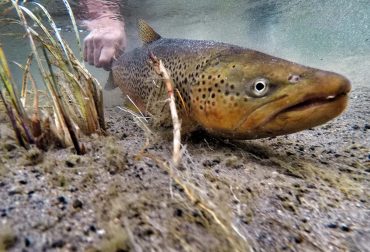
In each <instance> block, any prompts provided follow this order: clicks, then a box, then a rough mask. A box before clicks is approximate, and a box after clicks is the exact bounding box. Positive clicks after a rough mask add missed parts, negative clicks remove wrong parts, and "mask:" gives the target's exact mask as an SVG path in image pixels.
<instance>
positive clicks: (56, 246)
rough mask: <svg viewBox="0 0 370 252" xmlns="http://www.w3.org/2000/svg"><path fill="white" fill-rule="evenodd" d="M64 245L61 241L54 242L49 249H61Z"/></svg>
mask: <svg viewBox="0 0 370 252" xmlns="http://www.w3.org/2000/svg"><path fill="white" fill-rule="evenodd" d="M65 244H66V242H65V241H63V240H56V241H54V242H53V243H52V244H51V247H52V248H63V247H64V245H65Z"/></svg>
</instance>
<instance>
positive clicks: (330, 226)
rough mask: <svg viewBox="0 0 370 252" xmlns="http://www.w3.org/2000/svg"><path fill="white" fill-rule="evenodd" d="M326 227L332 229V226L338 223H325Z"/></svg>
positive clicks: (335, 226) (334, 226)
mask: <svg viewBox="0 0 370 252" xmlns="http://www.w3.org/2000/svg"><path fill="white" fill-rule="evenodd" d="M326 227H328V228H333V229H334V228H337V227H338V224H337V223H329V224H327V225H326Z"/></svg>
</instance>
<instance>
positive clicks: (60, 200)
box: [58, 196, 68, 205]
mask: <svg viewBox="0 0 370 252" xmlns="http://www.w3.org/2000/svg"><path fill="white" fill-rule="evenodd" d="M58 202H59V203H62V204H63V205H66V204H67V203H68V202H67V200H66V198H64V197H63V196H59V197H58Z"/></svg>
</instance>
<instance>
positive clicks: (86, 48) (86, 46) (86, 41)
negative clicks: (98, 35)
mask: <svg viewBox="0 0 370 252" xmlns="http://www.w3.org/2000/svg"><path fill="white" fill-rule="evenodd" d="M89 39H90V35H87V36H86V38H85V39H84V61H87V52H88V44H89V42H88V41H89Z"/></svg>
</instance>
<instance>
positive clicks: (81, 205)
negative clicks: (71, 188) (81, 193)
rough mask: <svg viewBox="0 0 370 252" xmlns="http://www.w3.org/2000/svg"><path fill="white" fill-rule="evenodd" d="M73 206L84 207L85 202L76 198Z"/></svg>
mask: <svg viewBox="0 0 370 252" xmlns="http://www.w3.org/2000/svg"><path fill="white" fill-rule="evenodd" d="M72 206H73V208H82V207H83V203H82V201H81V200H79V199H75V200H74V201H73V203H72Z"/></svg>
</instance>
